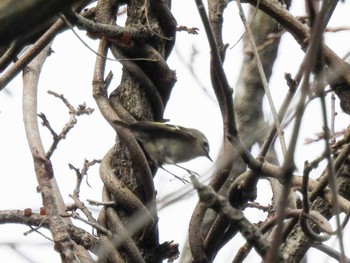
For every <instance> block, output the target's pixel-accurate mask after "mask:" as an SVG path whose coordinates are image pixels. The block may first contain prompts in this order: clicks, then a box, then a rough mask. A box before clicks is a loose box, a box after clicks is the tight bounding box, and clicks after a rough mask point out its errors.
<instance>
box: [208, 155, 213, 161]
mask: <svg viewBox="0 0 350 263" xmlns="http://www.w3.org/2000/svg"><path fill="white" fill-rule="evenodd" d="M207 158H208V159H209V160H210V161H211V162H212V163H213V160H212V159H211V158H210V156H209V153H208V154H207Z"/></svg>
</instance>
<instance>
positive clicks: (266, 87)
mask: <svg viewBox="0 0 350 263" xmlns="http://www.w3.org/2000/svg"><path fill="white" fill-rule="evenodd" d="M236 4H237V6H238V9H239V15H240V17H241V20H242V22H243V24H244V26H245V28H246V30H247V33H248V36H249V40H250V44H251V46H252V48H253V52H254V56H255V59H256V62H257V67H258V71H259V74H260V78H261V82H262V85H263V87H264V90H265V94H266V96H267V99H268V101H269V105H270V109H271V113H272V117H273V120H274V123H275V126H276V130H277V135H278V138H279V140H280V143H281V148H282V153H283V155H284V156H285V155H286V154H287V146H286V142H285V140H284V136H283V130H282V129H281V123H280V119H279V117H278V114H277V111H276V108H275V105H274V102H273V98H272V95H271V91H270V89H269V85H268V82H267V79H266V76H265V73H264V69H263V66H262V62H261V59H260V56H259V51H258V49H257V46H256V43H255V40H254V36H253V33H252V31H251V29H250V27H249V25H248V23H247V19H246V17H245V14H244V11H243V8H242V5H241V1H240V0H237V1H236Z"/></svg>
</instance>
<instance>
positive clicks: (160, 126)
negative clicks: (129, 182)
mask: <svg viewBox="0 0 350 263" xmlns="http://www.w3.org/2000/svg"><path fill="white" fill-rule="evenodd" d="M114 123H115V124H117V125H119V126H121V127H124V128H127V129H130V131H131V132H132V133H133V135H134V136H135V138H136V140H137V141H138V142H140V143H141V144H142V146H143V148H144V150H145V151H146V152H147V154H148V156H149V158H150V159H152V160H153V161H154V162H155V163H156V165H157V166H159V167H162V165H163V164H177V163H182V162H187V161H189V160H192V159H194V158H197V157H200V156H205V157H207V158H208V159H209V160H210V161H213V160H212V159H211V158H210V156H209V143H208V139H207V138H206V137H205V135H204V134H203V133H202V132H200V131H199V130H196V129H190V128H184V127H181V126H176V125H170V124H165V123H161V122H149V121H137V122H133V123H126V122H123V121H119V120H115V121H114Z"/></svg>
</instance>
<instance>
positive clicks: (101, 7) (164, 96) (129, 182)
mask: <svg viewBox="0 0 350 263" xmlns="http://www.w3.org/2000/svg"><path fill="white" fill-rule="evenodd" d="M120 4H121V2H119V1H109V0H101V1H98V4H97V7H96V21H97V22H98V23H99V24H106V25H109V26H114V27H115V28H117V25H116V19H115V10H116V9H117V8H118V5H120ZM125 27H126V28H127V29H128V30H124V29H123V33H122V34H117V37H115V38H111V37H103V36H102V38H101V41H100V47H99V50H98V54H100V55H99V56H98V57H97V58H96V64H95V72H94V78H93V95H94V98H95V100H96V102H97V104H98V106H99V108H100V111H101V113H102V114H103V116H104V117H105V119H106V120H107V121H108V122H109V123H110V124H111V126H112V127H113V128H114V129H115V130H116V132H117V137H116V143H115V145H114V146H113V147H112V148H111V149H110V150H109V151H108V153H107V154H106V155H105V157H104V158H103V160H102V162H101V166H100V176H101V179H102V181H103V183H104V189H103V201H104V202H110V201H115V206H113V207H105V208H104V209H102V210H101V212H100V215H99V222H100V224H101V225H104V226H107V227H108V229H109V230H110V231H112V232H113V233H116V234H117V236H118V237H119V238H118V240H112V241H113V242H112V243H113V246H114V247H116V248H117V251H118V254H114V256H113V254H112V253H110V256H109V255H107V256H106V259H107V260H108V262H110V261H111V262H117V261H118V260H119V261H118V262H120V256H121V257H122V258H123V260H124V261H126V262H161V260H163V259H165V258H169V257H173V256H175V255H176V254H177V253H178V252H177V250H176V249H173V248H174V247H173V245H172V244H171V243H165V249H164V244H162V245H160V244H159V239H158V227H157V209H156V203H155V197H156V191H155V188H154V184H153V177H154V175H155V172H156V167H154V166H153V165H152V164H151V165H150V164H149V162H148V161H147V159H146V157H145V154H144V153H143V151H142V149H141V147H140V146H139V145H138V143H137V142H136V140H135V139H134V137H133V136H132V134H131V133H130V131H128V130H125V129H123V128H121V127H118V126H116V125H115V124H113V120H115V119H122V120H124V121H131V120H149V121H154V120H155V121H162V120H163V112H164V107H165V106H166V103H167V101H168V99H169V97H170V93H171V90H172V87H173V85H174V84H175V81H176V78H175V72H174V71H172V70H170V68H169V67H168V65H167V63H166V61H165V60H166V58H167V57H168V56H169V54H170V52H171V50H172V47H173V45H174V41H175V32H176V21H175V19H174V18H173V16H172V14H171V12H170V9H169V6H168V5H167V4H165V2H161V1H144V2H143V1H136V0H132V1H129V2H128V12H127V20H126V23H125ZM118 28H120V26H118ZM131 31H132V32H133V34H132V35H131V34H128V32H131ZM137 32H138V33H139V34H142V36H145V35H146V36H147V37H143V38H140V37H137ZM108 50H110V51H111V52H112V54H113V56H114V57H115V58H116V59H118V60H119V61H120V63H121V64H122V65H123V74H122V78H121V79H122V80H121V83H120V84H119V86H118V87H117V88H116V89H114V90H113V91H112V92H111V94H110V96H109V98H108V97H107V88H108V86H109V84H110V80H111V78H112V75H111V73H110V74H109V75H108V76H107V78H106V79H104V69H105V63H106V60H105V57H106V55H107V52H108ZM130 222H132V223H130ZM99 237H100V238H101V239H103V240H106V238H107V237H106V236H105V234H103V233H99ZM169 251H170V253H169ZM116 258H118V260H117V259H116Z"/></svg>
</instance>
